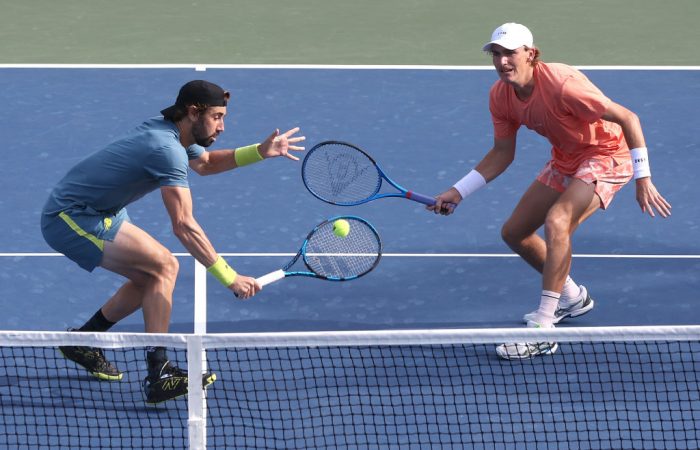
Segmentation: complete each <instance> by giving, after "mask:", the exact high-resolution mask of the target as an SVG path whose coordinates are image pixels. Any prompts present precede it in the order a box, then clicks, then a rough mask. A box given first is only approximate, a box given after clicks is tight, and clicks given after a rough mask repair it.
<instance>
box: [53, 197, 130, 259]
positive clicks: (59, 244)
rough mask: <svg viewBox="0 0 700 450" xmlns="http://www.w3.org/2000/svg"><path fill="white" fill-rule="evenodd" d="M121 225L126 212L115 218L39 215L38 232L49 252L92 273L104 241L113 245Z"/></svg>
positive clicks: (84, 214)
mask: <svg viewBox="0 0 700 450" xmlns="http://www.w3.org/2000/svg"><path fill="white" fill-rule="evenodd" d="M125 221H126V222H129V221H130V220H129V215H128V214H127V212H126V209H122V210H120V211H119V212H118V213H117V214H115V215H110V214H97V213H94V212H86V211H75V210H73V211H64V212H61V213H59V214H57V215H53V214H52V215H49V214H42V216H41V232H42V234H43V235H44V239H45V240H46V243H47V244H49V245H50V246H51V248H53V249H54V250H56V251H57V252H59V253H63V254H64V255H66V256H67V257H68V258H70V259H71V260H73V261H74V262H75V263H77V264H78V265H79V266H80V267H82V268H83V269H85V270H87V271H88V272H92V271H93V270H94V269H95V267H97V266H99V265H100V263H101V262H102V257H103V255H104V241H113V240H114V238H115V237H116V236H117V233H118V232H119V228H120V227H121V225H122V223H124V222H125Z"/></svg>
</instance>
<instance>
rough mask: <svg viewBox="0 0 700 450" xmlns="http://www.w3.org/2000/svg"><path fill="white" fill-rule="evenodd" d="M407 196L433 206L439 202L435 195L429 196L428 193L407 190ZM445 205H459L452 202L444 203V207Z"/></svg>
mask: <svg viewBox="0 0 700 450" xmlns="http://www.w3.org/2000/svg"><path fill="white" fill-rule="evenodd" d="M406 198H407V199H409V200H413V201H414V202H418V203H422V204H424V205H428V206H433V205H434V204H435V203H437V202H436V201H435V199H434V198H433V197H428V196H427V195H423V194H419V193H417V192H410V191H409V192H407V193H406ZM445 206H451V207H453V208H455V207H457V205H454V204H452V203H443V207H445Z"/></svg>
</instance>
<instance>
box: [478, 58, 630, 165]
mask: <svg viewBox="0 0 700 450" xmlns="http://www.w3.org/2000/svg"><path fill="white" fill-rule="evenodd" d="M534 79H535V88H534V90H533V92H532V95H531V96H530V98H528V99H527V100H525V101H522V100H520V99H519V98H518V97H517V96H516V95H515V90H514V89H513V87H512V86H510V85H508V84H506V83H504V82H503V81H501V80H498V81H496V83H494V85H493V86H492V87H491V92H490V97H489V109H490V110H491V119H492V121H493V127H494V135H495V137H496V138H506V137H511V136H514V135H515V134H516V133H517V131H518V129H519V128H520V125H525V126H526V127H527V128H529V129H531V130H534V131H536V132H537V133H539V134H541V135H542V136H544V137H546V138H547V139H548V140H549V142H550V143H551V144H552V160H553V162H554V165H555V167H556V168H557V169H559V170H560V171H561V172H562V173H564V174H567V175H572V174H574V173H575V172H576V169H577V167H578V166H579V165H580V164H581V162H582V161H584V160H587V159H590V158H593V157H596V156H603V157H605V156H611V157H613V158H614V159H616V160H618V161H622V160H628V159H629V158H630V154H629V149H628V148H627V143H626V142H625V138H624V135H623V133H622V128H621V127H620V126H619V125H618V124H616V123H614V122H608V121H606V120H603V119H601V118H600V117H601V116H602V115H603V113H604V112H605V110H606V109H607V107H608V105H609V104H610V101H611V100H610V99H609V98H607V97H606V96H605V95H604V94H603V93H602V92H601V91H600V89H598V88H597V87H596V86H595V85H594V84H593V83H591V81H590V80H589V79H588V78H586V76H585V75H584V74H582V73H581V72H579V71H578V70H576V69H575V68H573V67H571V66H567V65H565V64H557V63H542V62H540V63H538V64H537V65H536V66H535V70H534Z"/></svg>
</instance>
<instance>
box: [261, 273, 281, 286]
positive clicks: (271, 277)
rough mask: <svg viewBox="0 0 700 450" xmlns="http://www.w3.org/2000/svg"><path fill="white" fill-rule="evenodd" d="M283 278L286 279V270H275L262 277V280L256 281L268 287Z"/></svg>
mask: <svg viewBox="0 0 700 450" xmlns="http://www.w3.org/2000/svg"><path fill="white" fill-rule="evenodd" d="M282 278H284V270H275V271H274V272H270V273H268V274H267V275H263V276H261V277H260V278H256V279H255V281H257V282H258V284H259V285H260V286H267V285H268V284H270V283H274V282H275V281H278V280H281V279H282Z"/></svg>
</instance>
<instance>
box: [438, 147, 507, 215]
mask: <svg viewBox="0 0 700 450" xmlns="http://www.w3.org/2000/svg"><path fill="white" fill-rule="evenodd" d="M515 141H516V136H515V135H513V136H512V137H508V138H498V139H494V143H493V147H492V148H491V150H489V151H488V152H487V153H486V156H484V158H483V159H482V160H481V161H480V162H479V164H477V165H476V167H475V168H474V169H473V170H472V171H470V172H469V173H468V174H467V175H465V176H464V177H463V178H462V179H461V180H459V181H458V182H457V183H455V184H454V186H452V187H451V188H450V189H448V190H447V191H445V192H443V193H442V194H440V195H438V196H437V197H435V200H437V202H436V203H435V205H433V206H429V207H428V209H429V210H430V211H434V212H435V213H438V214H443V215H449V214H452V212H453V211H454V207H451V208H450V207H443V204H453V205H457V204H459V202H461V201H462V200H463V199H464V198H465V197H466V196H468V195H470V194H472V193H474V192H475V191H476V190H478V189H480V188H481V187H483V186H485V185H486V183H488V182H489V181H491V180H493V179H494V178H496V177H498V176H499V175H500V174H502V173H503V172H505V170H506V169H507V168H508V166H510V164H511V163H512V162H513V160H514V159H515Z"/></svg>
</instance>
